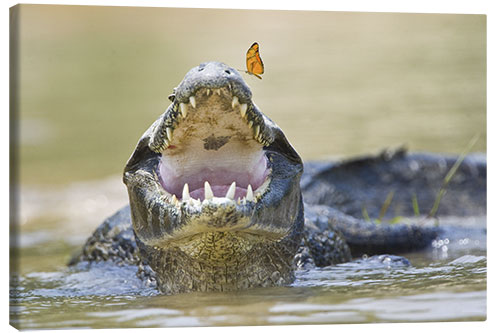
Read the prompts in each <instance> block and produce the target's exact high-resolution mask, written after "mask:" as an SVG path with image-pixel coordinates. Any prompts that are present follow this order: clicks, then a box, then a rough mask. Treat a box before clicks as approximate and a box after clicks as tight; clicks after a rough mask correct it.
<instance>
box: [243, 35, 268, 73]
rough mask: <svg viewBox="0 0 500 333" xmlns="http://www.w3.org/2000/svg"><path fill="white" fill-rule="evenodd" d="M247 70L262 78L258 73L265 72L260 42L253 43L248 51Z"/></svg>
mask: <svg viewBox="0 0 500 333" xmlns="http://www.w3.org/2000/svg"><path fill="white" fill-rule="evenodd" d="M247 71H248V73H250V74H254V75H255V76H257V77H258V78H259V79H262V78H261V77H260V76H259V75H258V74H264V63H263V62H262V59H261V58H260V54H259V44H258V43H257V42H255V43H253V44H252V46H250V48H249V49H248V51H247Z"/></svg>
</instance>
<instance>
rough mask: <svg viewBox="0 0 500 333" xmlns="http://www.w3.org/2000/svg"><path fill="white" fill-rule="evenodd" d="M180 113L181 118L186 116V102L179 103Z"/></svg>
mask: <svg viewBox="0 0 500 333" xmlns="http://www.w3.org/2000/svg"><path fill="white" fill-rule="evenodd" d="M180 107H181V113H182V118H186V116H187V113H188V110H187V104H186V103H181V104H180Z"/></svg>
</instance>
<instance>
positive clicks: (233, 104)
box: [231, 96, 240, 109]
mask: <svg viewBox="0 0 500 333" xmlns="http://www.w3.org/2000/svg"><path fill="white" fill-rule="evenodd" d="M238 104H240V101H238V97H236V96H234V97H233V102H232V103H231V106H232V107H233V109H234V107H235V106H236V105H238Z"/></svg>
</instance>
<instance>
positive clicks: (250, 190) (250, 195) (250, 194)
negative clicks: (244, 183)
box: [245, 184, 253, 201]
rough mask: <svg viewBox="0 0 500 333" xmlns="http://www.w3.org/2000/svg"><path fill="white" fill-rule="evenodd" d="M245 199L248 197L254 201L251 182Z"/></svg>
mask: <svg viewBox="0 0 500 333" xmlns="http://www.w3.org/2000/svg"><path fill="white" fill-rule="evenodd" d="M245 199H247V200H248V201H252V200H253V191H252V185H250V184H248V188H247V195H246V197H245Z"/></svg>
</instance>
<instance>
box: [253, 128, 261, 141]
mask: <svg viewBox="0 0 500 333" xmlns="http://www.w3.org/2000/svg"><path fill="white" fill-rule="evenodd" d="M259 133H260V127H259V125H257V126H255V127H254V134H253V136H254V137H256V138H258V137H259Z"/></svg>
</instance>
